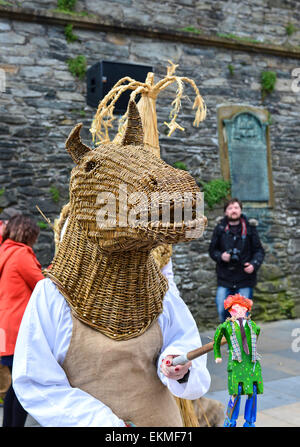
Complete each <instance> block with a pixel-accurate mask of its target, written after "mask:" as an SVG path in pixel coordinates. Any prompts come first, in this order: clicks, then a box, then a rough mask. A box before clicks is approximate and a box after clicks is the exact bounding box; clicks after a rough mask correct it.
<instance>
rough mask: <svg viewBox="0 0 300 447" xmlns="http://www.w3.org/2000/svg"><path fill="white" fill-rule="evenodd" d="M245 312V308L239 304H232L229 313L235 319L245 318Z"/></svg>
mask: <svg viewBox="0 0 300 447" xmlns="http://www.w3.org/2000/svg"><path fill="white" fill-rule="evenodd" d="M247 311H248V309H247V307H244V306H241V305H240V304H234V305H233V306H232V307H231V309H230V311H229V313H230V315H231V316H232V317H235V318H245V316H246V313H247Z"/></svg>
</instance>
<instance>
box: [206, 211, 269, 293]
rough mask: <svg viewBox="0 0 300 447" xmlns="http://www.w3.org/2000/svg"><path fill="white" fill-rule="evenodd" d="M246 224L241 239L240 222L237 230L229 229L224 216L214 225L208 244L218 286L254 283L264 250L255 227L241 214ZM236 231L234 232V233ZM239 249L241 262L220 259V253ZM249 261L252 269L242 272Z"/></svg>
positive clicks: (238, 285)
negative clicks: (244, 232) (214, 263)
mask: <svg viewBox="0 0 300 447" xmlns="http://www.w3.org/2000/svg"><path fill="white" fill-rule="evenodd" d="M241 218H242V219H244V222H245V224H246V234H245V237H244V238H243V239H242V225H241V224H240V225H239V226H238V228H236V229H235V230H238V231H237V232H234V231H233V230H231V228H233V227H231V226H228V220H227V217H226V216H225V217H224V218H223V219H222V220H221V222H220V223H219V224H218V225H217V226H216V227H215V229H214V232H213V235H212V239H211V242H210V246H209V254H210V257H211V258H212V259H213V260H214V261H215V262H216V263H217V265H216V270H217V279H218V286H223V287H230V288H237V289H238V288H240V287H254V286H255V285H256V272H257V270H258V269H259V267H260V266H261V264H262V262H263V259H264V256H265V251H264V249H263V247H262V245H261V242H260V239H259V236H258V233H257V230H256V227H255V226H254V225H250V224H249V221H248V220H247V217H246V216H245V215H244V214H242V215H241ZM235 233H236V234H235ZM234 247H235V248H237V249H238V250H241V254H240V258H241V263H238V264H237V265H236V266H234V265H233V264H232V262H224V261H222V259H221V255H222V253H224V251H228V250H229V249H232V248H234ZM245 262H250V264H252V265H253V267H254V271H253V273H251V274H249V273H246V272H244V268H243V264H244V263H245Z"/></svg>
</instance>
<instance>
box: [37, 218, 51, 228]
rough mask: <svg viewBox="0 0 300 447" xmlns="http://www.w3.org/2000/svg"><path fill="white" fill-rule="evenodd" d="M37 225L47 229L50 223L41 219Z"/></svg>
mask: <svg viewBox="0 0 300 447" xmlns="http://www.w3.org/2000/svg"><path fill="white" fill-rule="evenodd" d="M37 226H38V227H39V228H40V229H41V230H46V229H47V228H48V224H47V223H46V222H43V221H41V220H39V221H38V222H37Z"/></svg>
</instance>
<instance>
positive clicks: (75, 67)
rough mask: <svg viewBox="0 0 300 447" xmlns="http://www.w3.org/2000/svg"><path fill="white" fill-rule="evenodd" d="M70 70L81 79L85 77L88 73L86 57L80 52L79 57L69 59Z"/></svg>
mask: <svg viewBox="0 0 300 447" xmlns="http://www.w3.org/2000/svg"><path fill="white" fill-rule="evenodd" d="M67 63H68V67H69V71H70V72H71V73H72V75H73V76H74V77H76V78H78V79H80V80H82V79H84V77H85V74H86V67H87V64H86V57H85V56H83V55H82V54H80V55H79V56H77V57H74V58H71V59H68V61H67Z"/></svg>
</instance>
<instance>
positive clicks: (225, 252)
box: [221, 251, 231, 262]
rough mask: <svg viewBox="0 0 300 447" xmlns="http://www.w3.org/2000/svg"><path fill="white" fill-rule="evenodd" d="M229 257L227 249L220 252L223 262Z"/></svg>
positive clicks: (227, 260)
mask: <svg viewBox="0 0 300 447" xmlns="http://www.w3.org/2000/svg"><path fill="white" fill-rule="evenodd" d="M230 258H231V255H230V254H229V253H227V251H224V253H222V254H221V259H222V261H224V262H229V261H230Z"/></svg>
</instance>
